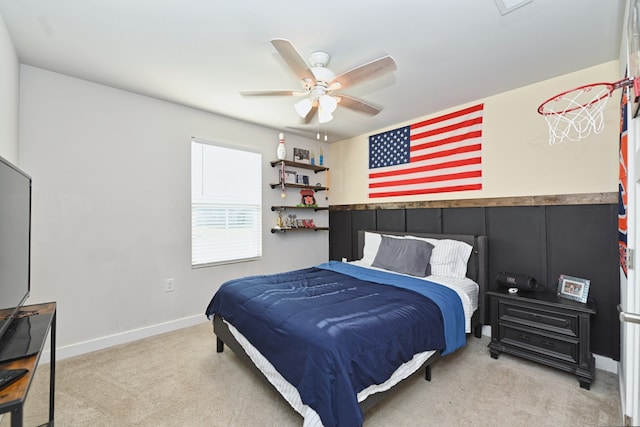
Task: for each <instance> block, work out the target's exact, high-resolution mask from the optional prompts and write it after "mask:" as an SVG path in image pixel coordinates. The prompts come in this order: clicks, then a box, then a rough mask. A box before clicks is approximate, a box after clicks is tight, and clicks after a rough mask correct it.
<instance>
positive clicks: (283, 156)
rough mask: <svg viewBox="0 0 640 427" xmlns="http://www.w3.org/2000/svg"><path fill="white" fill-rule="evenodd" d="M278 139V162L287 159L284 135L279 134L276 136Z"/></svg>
mask: <svg viewBox="0 0 640 427" xmlns="http://www.w3.org/2000/svg"><path fill="white" fill-rule="evenodd" d="M278 139H279V140H280V141H279V142H278V149H277V150H276V156H277V157H278V160H284V159H286V158H287V149H286V148H285V146H284V133H280V135H278Z"/></svg>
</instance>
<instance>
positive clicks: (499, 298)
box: [487, 289, 596, 390]
mask: <svg viewBox="0 0 640 427" xmlns="http://www.w3.org/2000/svg"><path fill="white" fill-rule="evenodd" d="M487 295H488V296H489V298H490V307H491V343H490V344H489V348H490V350H491V357H492V358H494V359H497V358H498V356H499V355H500V353H501V352H504V353H509V354H512V355H515V356H520V357H523V358H525V359H529V360H532V361H534V362H538V363H542V364H544V365H548V366H552V367H554V368H558V369H562V370H564V371H567V372H570V373H573V374H575V375H576V376H577V377H578V381H579V382H580V387H582V388H584V389H587V390H589V388H590V387H591V383H592V382H593V379H594V378H595V359H594V357H593V354H592V353H591V338H590V334H591V331H590V328H591V316H592V315H594V314H595V313H596V307H595V303H594V302H593V301H589V302H587V303H586V304H582V303H579V302H577V301H572V300H568V299H565V298H561V297H559V296H558V295H557V294H556V293H555V292H553V293H552V292H525V291H519V292H517V293H515V294H510V293H509V292H508V290H507V289H498V290H495V291H489V292H487Z"/></svg>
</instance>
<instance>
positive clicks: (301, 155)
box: [293, 148, 311, 164]
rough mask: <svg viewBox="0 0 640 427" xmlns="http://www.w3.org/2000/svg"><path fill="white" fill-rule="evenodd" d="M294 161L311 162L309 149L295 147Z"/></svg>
mask: <svg viewBox="0 0 640 427" xmlns="http://www.w3.org/2000/svg"><path fill="white" fill-rule="evenodd" d="M293 161H294V162H298V163H306V164H310V162H311V160H310V157H309V150H305V149H304V148H294V149H293Z"/></svg>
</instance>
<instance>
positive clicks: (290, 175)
mask: <svg viewBox="0 0 640 427" xmlns="http://www.w3.org/2000/svg"><path fill="white" fill-rule="evenodd" d="M297 179H298V174H297V173H296V172H295V171H288V170H285V171H284V183H285V184H296V181H297ZM280 182H282V181H280Z"/></svg>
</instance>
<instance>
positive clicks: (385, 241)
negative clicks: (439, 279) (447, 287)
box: [372, 235, 434, 277]
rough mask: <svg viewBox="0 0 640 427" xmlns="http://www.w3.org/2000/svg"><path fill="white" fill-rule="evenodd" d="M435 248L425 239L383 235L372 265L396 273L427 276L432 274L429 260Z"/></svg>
mask: <svg viewBox="0 0 640 427" xmlns="http://www.w3.org/2000/svg"><path fill="white" fill-rule="evenodd" d="M433 248H434V246H433V245H432V244H431V243H428V242H425V241H423V240H416V239H394V238H393V237H389V236H384V235H383V236H382V240H381V241H380V246H379V247H378V253H377V254H376V257H375V259H374V260H373V264H372V265H373V266H374V267H378V268H384V269H385V270H391V271H395V272H396V273H403V274H410V275H412V276H418V277H425V276H428V275H430V274H431V265H429V260H430V259H431V251H432V250H433Z"/></svg>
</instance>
